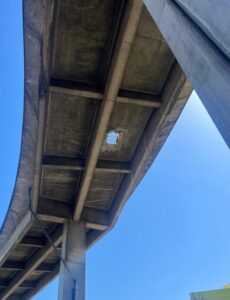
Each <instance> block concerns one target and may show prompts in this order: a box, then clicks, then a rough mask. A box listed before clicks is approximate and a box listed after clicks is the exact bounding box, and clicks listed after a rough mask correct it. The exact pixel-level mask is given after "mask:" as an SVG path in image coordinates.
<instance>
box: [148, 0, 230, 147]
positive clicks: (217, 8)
mask: <svg viewBox="0 0 230 300" xmlns="http://www.w3.org/2000/svg"><path fill="white" fill-rule="evenodd" d="M144 2H145V4H146V6H147V8H148V10H149V12H150V14H151V15H152V17H153V19H154V21H155V23H156V24H157V25H158V27H159V29H160V31H161V33H162V34H163V36H164V38H165V40H166V41H167V43H168V45H169V47H170V48H171V50H172V52H173V54H174V55H175V57H176V59H177V61H178V62H179V64H180V65H181V68H182V69H183V71H184V72H185V74H186V76H187V78H188V79H189V80H190V82H191V84H192V86H193V88H194V89H195V90H196V92H197V94H198V95H199V97H200V99H201V101H202V102H203V104H204V106H205V108H206V109H207V111H208V113H209V115H210V116H211V118H212V119H213V121H214V123H215V125H216V127H217V128H218V129H219V131H220V133H221V134H222V136H223V138H224V139H225V141H226V143H227V144H228V146H229V147H230V118H229V115H230V97H229V95H230V84H229V83H230V50H229V49H230V47H229V37H228V36H227V35H226V34H227V32H229V23H228V22H227V19H226V18H227V17H226V11H229V9H230V3H229V2H228V1H224V0H220V1H216V2H215V1H209V0H202V1H196V0H194V1H188V0H144ZM222 16H223V17H222ZM222 20H223V21H222Z"/></svg>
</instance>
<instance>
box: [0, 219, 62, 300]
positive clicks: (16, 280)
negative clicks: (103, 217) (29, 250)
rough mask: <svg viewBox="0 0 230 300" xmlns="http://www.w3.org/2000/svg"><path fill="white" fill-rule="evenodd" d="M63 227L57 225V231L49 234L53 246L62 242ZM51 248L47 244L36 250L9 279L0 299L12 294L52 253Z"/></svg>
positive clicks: (4, 299) (2, 299) (3, 299)
mask: <svg viewBox="0 0 230 300" xmlns="http://www.w3.org/2000/svg"><path fill="white" fill-rule="evenodd" d="M62 234H63V226H61V225H59V226H58V227H57V229H56V230H55V231H54V232H53V234H51V239H52V241H53V243H54V245H55V246H57V245H59V244H60V242H61V241H62ZM53 250H54V249H53V247H52V246H51V245H50V244H49V242H47V245H46V246H45V247H44V248H41V249H39V250H37V251H36V252H35V253H34V255H33V256H32V257H31V258H30V259H29V260H28V262H27V263H26V267H25V269H24V270H22V271H20V272H17V273H16V275H15V276H14V277H13V278H12V279H11V281H10V283H9V285H8V286H7V287H6V288H5V289H4V290H3V291H2V292H1V294H0V299H1V300H6V299H8V297H9V296H10V295H12V294H13V292H14V291H15V290H16V289H17V288H18V287H19V286H20V285H21V284H22V283H23V281H25V279H26V278H27V277H28V276H29V274H31V273H32V272H33V271H34V270H35V269H36V268H37V267H38V266H39V265H40V264H41V263H42V262H43V261H44V259H45V258H46V257H47V256H48V255H49V254H50V253H51V252H52V251H53Z"/></svg>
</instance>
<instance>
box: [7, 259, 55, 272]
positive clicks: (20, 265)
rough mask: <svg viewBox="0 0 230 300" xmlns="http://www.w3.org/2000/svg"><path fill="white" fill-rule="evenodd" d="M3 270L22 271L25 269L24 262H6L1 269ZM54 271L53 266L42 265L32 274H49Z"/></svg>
mask: <svg viewBox="0 0 230 300" xmlns="http://www.w3.org/2000/svg"><path fill="white" fill-rule="evenodd" d="M1 269H3V270H8V271H22V270H25V269H26V262H23V261H17V260H7V261H6V262H5V263H4V264H3V265H2V267H1ZM53 271H54V265H53V264H47V263H42V264H40V265H39V266H38V267H37V268H36V269H35V270H34V272H45V273H50V272H53Z"/></svg>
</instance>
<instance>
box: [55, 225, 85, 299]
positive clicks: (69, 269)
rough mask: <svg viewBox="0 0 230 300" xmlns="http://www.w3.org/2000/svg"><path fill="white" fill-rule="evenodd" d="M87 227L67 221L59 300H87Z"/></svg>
mask: <svg viewBox="0 0 230 300" xmlns="http://www.w3.org/2000/svg"><path fill="white" fill-rule="evenodd" d="M85 252H86V226H85V224H84V223H83V222H81V223H77V222H72V221H67V222H66V223H65V225H64V236H63V247H62V257H63V259H64V260H65V264H64V263H63V262H61V268H60V281H59V292H58V300H73V299H76V300H85Z"/></svg>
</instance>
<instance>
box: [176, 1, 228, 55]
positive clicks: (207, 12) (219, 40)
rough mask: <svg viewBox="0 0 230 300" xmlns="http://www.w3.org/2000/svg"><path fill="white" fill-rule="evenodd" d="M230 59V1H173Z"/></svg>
mask: <svg viewBox="0 0 230 300" xmlns="http://www.w3.org/2000/svg"><path fill="white" fill-rule="evenodd" d="M175 1H176V2H177V3H178V4H179V5H180V6H181V7H182V8H183V9H184V10H185V11H186V13H187V14H188V15H189V16H190V17H191V18H192V19H193V20H194V21H195V22H196V23H197V24H198V25H199V27H200V28H201V29H202V30H203V31H204V32H205V33H206V34H207V35H208V36H209V37H210V38H211V40H213V41H214V42H215V43H216V44H217V46H218V47H219V48H220V49H221V50H222V51H223V52H224V53H225V54H226V55H227V56H228V58H230V34H229V32H230V16H229V14H230V1H229V0H218V1H216V0H202V1H201V0H192V1H191V0H175Z"/></svg>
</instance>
